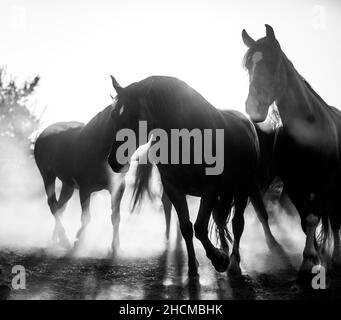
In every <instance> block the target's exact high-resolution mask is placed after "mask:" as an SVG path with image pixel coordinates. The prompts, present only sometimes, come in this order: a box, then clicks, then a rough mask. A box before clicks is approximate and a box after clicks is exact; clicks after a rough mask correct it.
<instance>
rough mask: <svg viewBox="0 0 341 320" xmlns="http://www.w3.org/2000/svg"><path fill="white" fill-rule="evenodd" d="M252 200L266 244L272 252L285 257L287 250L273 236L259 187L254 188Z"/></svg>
mask: <svg viewBox="0 0 341 320" xmlns="http://www.w3.org/2000/svg"><path fill="white" fill-rule="evenodd" d="M250 200H251V203H252V205H253V207H254V209H255V211H256V214H257V217H258V219H259V221H260V223H261V224H262V227H263V230H264V235H265V240H266V244H267V245H268V248H269V249H270V251H271V252H274V253H276V254H279V255H280V256H282V257H284V256H286V254H285V251H284V250H283V248H282V246H281V245H280V244H279V243H278V242H277V240H276V239H275V237H274V236H273V234H272V232H271V230H270V226H269V222H268V219H269V217H268V213H267V211H266V209H265V206H264V202H263V198H262V195H261V193H260V190H259V188H254V190H253V191H252V192H251V194H250Z"/></svg>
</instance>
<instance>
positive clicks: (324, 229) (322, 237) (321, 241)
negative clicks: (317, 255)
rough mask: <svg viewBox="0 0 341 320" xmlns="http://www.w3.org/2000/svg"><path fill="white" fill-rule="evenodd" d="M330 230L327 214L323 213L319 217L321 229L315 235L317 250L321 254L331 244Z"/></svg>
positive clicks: (325, 251)
mask: <svg viewBox="0 0 341 320" xmlns="http://www.w3.org/2000/svg"><path fill="white" fill-rule="evenodd" d="M331 239H332V230H331V227H330V223H329V217H328V215H326V214H324V215H322V218H321V230H320V232H319V234H318V236H317V240H318V250H319V252H321V254H322V255H324V254H325V253H327V251H328V249H329V248H330V245H331Z"/></svg>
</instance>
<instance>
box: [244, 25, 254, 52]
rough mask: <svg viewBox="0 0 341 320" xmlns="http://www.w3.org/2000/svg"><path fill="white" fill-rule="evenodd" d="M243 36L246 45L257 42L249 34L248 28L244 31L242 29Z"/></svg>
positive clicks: (250, 45) (249, 45)
mask: <svg viewBox="0 0 341 320" xmlns="http://www.w3.org/2000/svg"><path fill="white" fill-rule="evenodd" d="M242 38H243V41H244V43H245V45H246V46H247V47H249V48H250V47H252V46H253V45H254V44H255V42H256V41H255V40H253V39H252V38H251V37H250V36H249V35H248V33H247V32H246V30H245V29H243V31H242Z"/></svg>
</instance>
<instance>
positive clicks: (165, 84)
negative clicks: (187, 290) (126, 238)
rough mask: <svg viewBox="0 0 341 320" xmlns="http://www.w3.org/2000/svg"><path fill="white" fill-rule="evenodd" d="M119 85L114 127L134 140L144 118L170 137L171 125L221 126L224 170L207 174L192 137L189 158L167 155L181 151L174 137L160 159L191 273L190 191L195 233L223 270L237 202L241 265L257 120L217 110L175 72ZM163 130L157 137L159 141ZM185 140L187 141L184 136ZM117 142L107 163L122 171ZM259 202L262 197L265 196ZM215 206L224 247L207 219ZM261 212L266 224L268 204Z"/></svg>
mask: <svg viewBox="0 0 341 320" xmlns="http://www.w3.org/2000/svg"><path fill="white" fill-rule="evenodd" d="M115 89H116V91H117V97H116V106H115V109H114V110H113V111H112V117H113V118H115V119H116V126H115V130H116V132H122V131H121V130H122V129H126V130H127V129H128V130H130V131H132V132H133V133H134V134H135V137H136V141H140V137H139V135H140V130H139V124H140V122H141V121H146V122H147V126H148V133H149V134H152V133H153V132H154V135H155V130H159V129H162V130H163V131H164V132H165V133H166V136H168V137H171V136H172V132H173V130H187V132H191V133H193V132H194V131H196V133H198V132H199V135H200V134H203V136H204V131H205V130H207V129H210V130H213V131H214V130H216V129H222V130H223V137H224V139H223V141H220V144H218V145H217V146H216V148H220V150H221V151H222V152H223V154H222V158H223V159H221V160H222V161H223V164H224V170H223V171H222V172H221V173H220V174H217V175H207V174H206V173H205V168H206V167H207V162H206V161H205V158H204V156H203V154H201V155H200V156H201V159H199V160H201V161H197V162H194V161H193V153H194V151H195V150H194V146H193V144H192V143H190V144H189V145H187V148H188V149H187V151H188V152H190V155H191V159H192V161H191V162H187V164H183V163H181V162H180V164H174V163H172V162H171V161H169V159H173V158H172V154H173V152H176V151H178V150H179V147H178V148H174V146H172V144H171V143H168V144H167V146H166V151H167V154H168V155H169V157H168V159H167V161H166V162H159V163H156V164H157V167H158V169H159V172H160V175H161V181H162V184H163V186H164V189H165V192H166V193H167V195H168V197H169V198H170V200H171V202H172V204H173V205H174V207H175V209H176V212H177V215H178V218H179V223H180V229H181V232H182V235H183V237H184V239H185V242H186V247H187V253H188V273H189V275H190V276H196V275H197V262H196V258H195V252H194V248H193V226H192V223H191V222H190V218H189V212H188V206H187V202H186V195H193V196H198V197H201V202H200V208H199V212H198V216H197V219H196V222H195V225H194V231H195V236H196V237H197V238H198V239H199V240H200V241H201V243H202V244H203V246H204V248H205V251H206V255H207V257H208V258H209V259H210V260H211V261H212V264H213V265H214V267H215V268H216V270H218V271H221V272H222V271H225V270H226V269H227V268H228V265H229V257H228V254H227V252H226V251H227V250H228V245H227V240H228V239H226V238H228V237H227V233H226V220H227V218H228V216H229V214H230V208H231V205H232V203H233V204H234V206H235V214H234V218H233V221H232V225H233V232H234V235H235V241H234V246H233V252H232V256H231V262H232V261H234V263H237V264H238V268H239V259H240V257H239V240H240V235H241V233H240V229H241V228H240V227H241V226H243V222H244V220H243V213H244V209H245V207H246V204H247V199H248V196H249V195H250V194H254V193H255V190H257V186H256V183H255V173H256V170H257V168H258V161H259V144H258V138H257V134H256V131H255V128H254V126H253V124H252V123H251V122H250V121H249V120H248V119H247V118H246V117H244V116H243V115H242V114H241V113H238V112H235V111H219V110H217V109H216V108H214V107H213V106H212V105H211V104H210V103H209V102H207V101H206V100H205V99H204V98H203V97H202V96H201V95H200V94H199V93H198V92H197V91H195V90H194V89H192V88H191V87H189V86H188V85H187V84H186V83H184V82H182V81H180V80H178V79H176V78H171V77H163V76H153V77H149V78H147V79H145V80H142V81H140V82H137V83H133V84H131V85H129V86H128V87H126V88H122V87H121V86H119V84H118V83H117V82H116V86H115ZM161 136H162V135H160V136H159V137H157V138H160V141H161ZM194 136H195V135H194ZM192 138H193V136H192ZM194 139H195V137H194ZM211 139H212V141H209V142H207V143H208V144H209V145H211V146H212V145H214V143H213V142H216V141H218V140H215V139H217V137H215V136H214V135H213V134H212V135H211ZM192 142H193V140H192ZM182 143H183V144H184V141H182ZM200 143H201V146H202V147H204V144H206V142H205V143H203V141H201V142H200ZM183 144H182V148H180V149H181V152H180V155H181V154H183V153H185V152H186V150H184V148H183ZM119 145H122V142H120V141H118V140H117V139H116V140H115V142H114V146H113V149H112V152H111V154H110V156H109V164H110V166H111V167H112V169H113V170H114V171H115V172H119V171H120V170H121V168H122V166H123V165H124V164H123V163H122V162H121V161H119V160H118V158H119V157H120V155H117V154H116V152H115V150H118V148H119ZM172 147H173V148H172ZM202 150H204V149H202ZM163 151H165V149H163ZM215 151H217V149H216V150H215ZM160 152H161V149H160ZM180 159H181V157H180ZM197 160H198V159H197ZM137 180H138V179H137ZM137 184H138V182H137ZM142 190H143V188H139V187H138V186H137V192H136V197H138V194H139V193H141V192H142ZM260 202H261V203H262V201H261V198H260ZM212 210H213V218H214V221H215V222H216V224H217V226H218V229H219V236H220V240H221V246H222V249H223V250H218V249H217V248H215V247H214V246H213V244H212V243H211V241H210V240H209V237H208V223H209V219H210V216H211V212H212ZM262 214H265V216H266V217H265V218H264V217H263V221H265V222H264V224H266V225H267V220H266V219H267V214H266V211H265V210H264V211H263V212H262ZM267 227H268V225H267ZM269 232H270V230H269ZM270 234H271V233H270ZM271 236H272V235H271ZM273 240H274V239H273ZM274 241H275V240H274Z"/></svg>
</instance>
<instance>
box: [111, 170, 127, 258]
mask: <svg viewBox="0 0 341 320" xmlns="http://www.w3.org/2000/svg"><path fill="white" fill-rule="evenodd" d="M124 190H125V181H124V176H122V177H121V179H120V180H119V181H115V183H114V186H113V190H112V191H111V212H112V213H111V223H112V226H113V238H112V244H111V255H112V257H116V256H117V253H118V250H119V247H120V220H121V215H120V204H121V200H122V197H123V193H124Z"/></svg>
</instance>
